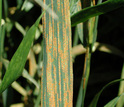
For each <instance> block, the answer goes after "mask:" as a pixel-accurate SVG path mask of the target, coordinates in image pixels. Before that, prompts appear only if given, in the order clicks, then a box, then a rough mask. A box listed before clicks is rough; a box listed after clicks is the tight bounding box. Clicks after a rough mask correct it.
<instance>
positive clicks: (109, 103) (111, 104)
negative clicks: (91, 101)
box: [104, 93, 124, 107]
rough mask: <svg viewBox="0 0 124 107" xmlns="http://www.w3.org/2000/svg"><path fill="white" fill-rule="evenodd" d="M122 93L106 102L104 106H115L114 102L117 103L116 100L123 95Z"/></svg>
mask: <svg viewBox="0 0 124 107" xmlns="http://www.w3.org/2000/svg"><path fill="white" fill-rule="evenodd" d="M123 95H124V93H123V94H121V95H120V96H118V97H115V98H114V99H113V100H111V101H110V102H108V103H107V104H106V105H105V106H104V107H115V106H116V104H117V102H118V100H119V99H120V97H121V96H123Z"/></svg>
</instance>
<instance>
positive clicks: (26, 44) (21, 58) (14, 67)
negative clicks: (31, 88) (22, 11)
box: [0, 14, 42, 93]
mask: <svg viewBox="0 0 124 107" xmlns="http://www.w3.org/2000/svg"><path fill="white" fill-rule="evenodd" d="M41 17H42V14H41V15H40V17H39V18H38V19H37V21H36V22H35V24H34V25H32V27H31V28H30V29H29V30H28V31H27V33H26V36H25V37H24V39H23V40H22V42H21V44H20V46H19V47H18V49H17V51H16V53H15V54H14V56H13V57H12V59H11V61H10V63H9V65H8V68H7V71H6V73H5V75H4V78H3V81H2V83H1V84H0V93H2V92H3V91H4V90H5V89H6V88H7V87H8V86H9V85H10V84H12V82H13V81H15V80H16V79H17V78H18V77H19V76H20V75H21V74H22V71H23V68H24V66H25V62H26V60H27V55H28V53H29V50H30V48H31V45H32V42H33V40H34V37H35V32H36V29H37V26H38V24H39V22H40V19H41Z"/></svg>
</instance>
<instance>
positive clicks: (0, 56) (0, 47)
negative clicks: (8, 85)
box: [0, 0, 2, 71]
mask: <svg viewBox="0 0 124 107" xmlns="http://www.w3.org/2000/svg"><path fill="white" fill-rule="evenodd" d="M1 21H2V0H0V71H1V69H2V62H1V61H2V46H1V43H2V27H1Z"/></svg>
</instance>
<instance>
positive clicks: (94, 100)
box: [89, 79, 124, 107]
mask: <svg viewBox="0 0 124 107" xmlns="http://www.w3.org/2000/svg"><path fill="white" fill-rule="evenodd" d="M120 81H124V79H117V80H114V81H111V82H110V83H108V84H107V85H105V86H104V87H103V88H102V89H101V90H100V92H98V93H97V95H96V96H95V97H94V98H93V100H92V102H91V104H90V105H89V107H97V102H98V100H99V97H100V95H101V93H102V92H103V91H104V89H105V88H107V87H108V86H110V85H112V84H114V83H117V82H120Z"/></svg>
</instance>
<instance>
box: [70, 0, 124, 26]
mask: <svg viewBox="0 0 124 107" xmlns="http://www.w3.org/2000/svg"><path fill="white" fill-rule="evenodd" d="M122 6H124V0H108V1H106V2H103V3H101V4H99V5H96V6H92V7H87V8H84V9H82V10H81V11H79V12H77V13H75V14H74V15H73V16H72V17H71V25H72V26H75V25H77V24H78V23H81V22H84V21H86V20H88V19H89V18H91V17H94V16H98V15H101V14H105V13H107V12H109V11H112V10H114V9H117V8H119V7H122Z"/></svg>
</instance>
